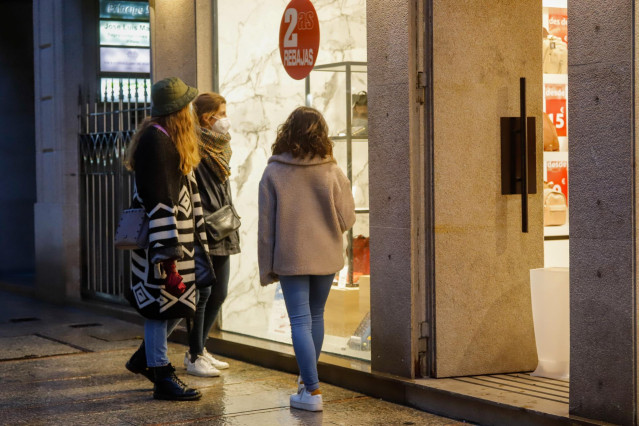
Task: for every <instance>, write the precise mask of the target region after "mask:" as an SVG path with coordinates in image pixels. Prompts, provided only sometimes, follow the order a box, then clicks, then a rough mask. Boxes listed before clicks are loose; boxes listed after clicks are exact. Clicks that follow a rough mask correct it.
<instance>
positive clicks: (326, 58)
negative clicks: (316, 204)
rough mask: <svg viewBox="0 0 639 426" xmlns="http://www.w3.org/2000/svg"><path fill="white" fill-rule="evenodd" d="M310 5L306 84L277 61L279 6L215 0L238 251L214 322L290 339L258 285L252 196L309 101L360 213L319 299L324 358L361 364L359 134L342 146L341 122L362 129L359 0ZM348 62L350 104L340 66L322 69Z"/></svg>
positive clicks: (363, 202) (363, 204)
mask: <svg viewBox="0 0 639 426" xmlns="http://www.w3.org/2000/svg"><path fill="white" fill-rule="evenodd" d="M313 5H314V7H315V9H316V11H317V16H318V20H319V24H320V33H321V42H320V47H319V52H318V55H317V60H316V67H315V69H314V70H313V71H312V72H311V74H310V77H309V80H308V81H305V80H293V79H292V78H290V77H289V76H288V75H287V73H286V71H285V69H284V67H283V66H282V63H281V59H280V54H279V51H278V45H279V40H278V35H279V34H278V29H279V25H280V22H281V20H282V14H283V13H284V6H285V5H282V8H281V9H280V8H273V6H272V5H270V4H267V3H264V2H260V1H257V0H238V1H236V2H232V3H226V2H218V6H217V7H218V11H217V12H218V13H217V14H218V16H224V19H220V20H219V21H218V23H217V34H218V39H217V55H218V58H219V59H218V61H219V64H218V70H219V71H218V80H219V89H218V91H219V93H220V94H221V95H222V96H224V97H225V98H226V100H227V114H228V116H229V117H230V118H231V120H232V122H233V126H232V128H231V135H232V137H233V140H232V142H231V143H232V147H233V157H232V159H231V170H232V172H231V183H232V191H233V200H234V204H235V206H236V209H237V210H238V213H239V214H240V216H242V227H241V228H240V239H241V250H242V252H241V253H240V254H237V255H233V256H231V276H230V282H229V293H228V297H227V299H226V302H225V303H224V306H223V308H222V313H221V321H220V323H221V328H222V330H223V331H225V332H232V333H236V334H241V335H247V336H251V337H257V338H260V339H265V340H267V341H268V340H271V341H276V342H282V343H285V344H290V343H291V333H290V325H289V323H288V316H287V313H286V307H285V304H284V299H283V296H282V293H281V289H280V288H279V285H278V284H274V285H269V286H266V287H261V286H260V283H259V275H258V266H257V214H258V213H257V211H258V210H257V195H258V184H259V181H260V178H261V176H262V173H263V171H264V168H265V167H266V164H267V161H268V158H269V157H270V155H271V145H272V144H273V142H274V141H275V136H276V132H277V128H278V126H279V125H280V124H281V123H283V122H284V120H285V119H286V117H287V116H288V115H289V114H290V113H291V111H293V110H294V109H295V108H296V107H298V106H302V105H311V106H313V107H315V108H317V109H318V110H319V111H320V112H321V113H322V114H323V115H324V117H325V118H326V121H327V123H328V126H329V131H330V133H331V136H332V138H333V141H334V143H335V148H334V149H335V156H336V159H337V162H338V164H339V165H340V167H342V169H343V170H344V172H345V173H346V174H348V170H349V168H350V169H351V176H352V178H353V179H351V181H352V182H354V185H353V193H354V196H355V201H356V206H357V208H358V210H359V212H358V214H357V223H356V225H355V228H354V229H353V233H352V235H345V237H344V258H345V263H346V265H347V267H346V268H345V269H344V270H343V271H339V272H338V274H337V275H336V279H335V283H334V286H333V289H332V291H331V293H330V296H329V300H328V302H327V307H326V316H325V326H326V336H325V340H324V346H323V352H327V353H332V354H339V355H342V356H348V357H355V358H362V359H370V351H369V350H368V349H370V340H369V339H368V337H367V336H369V335H370V331H368V332H367V331H366V330H367V326H366V324H367V323H366V321H363V319H364V317H365V316H366V313H367V312H368V305H369V297H368V296H365V297H364V296H363V295H364V294H366V295H367V294H368V293H367V291H364V292H362V291H360V290H361V288H366V287H367V285H368V284H367V283H368V282H370V281H369V280H368V274H366V272H368V270H367V269H366V265H368V254H367V253H368V213H367V211H368V171H367V162H368V147H367V145H368V144H367V143H366V141H365V138H364V137H363V136H362V135H363V134H360V136H362V137H360V138H359V140H358V141H355V139H352V140H351V143H346V133H347V132H346V130H347V129H348V128H349V126H348V123H347V121H348V120H350V121H351V126H350V129H351V136H353V134H352V132H353V131H354V130H355V129H354V124H355V123H356V119H358V120H360V123H361V122H362V121H361V118H362V117H365V113H364V112H363V111H364V110H365V109H366V108H367V104H366V102H365V100H366V97H365V96H364V95H363V94H362V96H361V99H360V97H358V98H357V99H354V98H353V96H355V95H358V94H360V92H363V93H365V92H366V67H365V62H366V43H367V40H366V1H365V0H346V1H343V2H339V3H335V2H333V1H329V0H317V1H313ZM348 62H350V63H359V65H357V66H358V67H359V68H358V69H357V70H355V68H353V69H352V72H351V73H350V75H351V78H352V79H353V80H352V82H351V84H352V88H351V93H349V94H348V96H349V99H350V101H349V102H351V104H352V105H351V106H350V107H348V106H347V100H346V97H347V88H346V72H345V68H344V67H341V68H340V69H339V70H337V69H335V70H333V71H329V69H328V68H330V67H332V66H333V65H328V64H336V63H348ZM327 66H328V68H326V67H327ZM355 66H356V65H353V67H355ZM322 69H324V71H322ZM308 84H310V88H309V86H308ZM357 102H359V104H358V105H357V114H355V115H353V114H354V111H353V104H355V103H357ZM364 104H366V105H364ZM347 109H348V113H347ZM359 127H364V126H359ZM349 147H350V148H349ZM349 149H350V150H351V152H350V156H351V157H350V158H351V161H350V162H349V161H348V158H349V154H348V150H349ZM362 210H366V212H364V211H362ZM360 236H361V237H360ZM351 241H352V244H350V245H349V242H351ZM348 266H350V268H348ZM364 311H365V312H364ZM360 326H361V327H360ZM358 329H363V330H364V331H361V330H360V331H357V330H358ZM369 329H370V325H369V326H368V330H369ZM366 333H368V334H366ZM355 335H361V336H360V337H359V342H357V341H358V339H357V338H356V339H351V337H352V336H355ZM265 344H266V343H265ZM353 348H355V349H353Z"/></svg>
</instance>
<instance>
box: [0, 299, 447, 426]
mask: <svg viewBox="0 0 639 426" xmlns="http://www.w3.org/2000/svg"><path fill="white" fill-rule="evenodd" d="M142 334H143V330H142V327H141V326H140V325H137V324H131V323H129V322H125V321H121V320H118V319H115V318H111V317H108V316H103V315H97V314H93V313H91V312H89V311H87V310H83V309H77V308H71V307H64V306H59V305H52V304H48V303H43V302H40V301H36V300H33V299H29V298H26V297H22V296H18V295H16V294H13V293H8V292H4V291H0V385H1V386H0V423H1V424H8V425H9V424H10V425H15V424H33V425H45V424H46V425H48V424H60V425H118V424H122V425H141V424H157V425H168V424H214V425H218V424H219V425H321V424H327V425H380V424H384V425H452V424H458V423H457V422H455V421H453V420H450V419H446V418H443V417H438V416H435V415H432V414H429V413H425V412H422V411H419V410H415V409H412V408H408V407H404V406H401V405H396V404H392V403H388V402H385V401H382V400H379V399H374V398H370V397H367V396H365V395H362V394H360V393H356V392H352V391H349V390H347V389H343V388H339V387H336V386H330V385H326V384H324V385H322V391H323V394H324V411H323V412H322V413H309V412H305V411H300V410H295V409H291V408H290V407H289V402H288V401H289V400H288V398H289V394H290V393H292V392H294V391H295V389H296V387H295V376H294V375H292V374H287V373H282V372H279V371H275V370H270V369H267V368H263V367H258V366H255V365H251V364H247V363H244V362H240V361H236V360H233V359H228V358H223V357H220V359H224V360H225V361H227V362H229V363H230V364H231V368H230V369H228V370H225V371H223V372H222V375H221V376H220V377H217V378H198V377H193V376H187V375H186V373H185V370H184V367H183V365H182V359H183V357H184V351H185V349H186V348H185V346H183V345H180V344H175V343H170V345H169V355H170V359H171V361H172V363H173V364H174V365H175V366H176V368H177V373H178V375H179V376H180V377H181V378H182V379H183V380H184V381H186V382H187V383H188V384H190V385H191V386H194V387H196V388H198V389H200V390H201V391H202V394H203V397H202V399H201V400H200V401H197V402H171V401H156V400H154V399H153V398H152V385H151V384H150V383H149V382H148V381H146V379H144V378H143V377H142V376H140V375H134V374H131V373H129V372H128V371H127V370H126V369H125V368H124V364H125V362H126V360H127V359H128V358H129V356H130V355H131V354H132V353H133V351H134V350H135V348H136V347H137V346H138V345H139V344H140V341H141V340H140V339H141V336H142Z"/></svg>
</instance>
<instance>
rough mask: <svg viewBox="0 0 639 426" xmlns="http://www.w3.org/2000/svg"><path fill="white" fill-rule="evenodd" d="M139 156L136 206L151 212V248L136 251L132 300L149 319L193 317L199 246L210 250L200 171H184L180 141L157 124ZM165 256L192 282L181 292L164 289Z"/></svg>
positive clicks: (145, 137)
mask: <svg viewBox="0 0 639 426" xmlns="http://www.w3.org/2000/svg"><path fill="white" fill-rule="evenodd" d="M134 160H135V184H136V191H135V193H134V196H133V203H132V206H133V207H141V206H143V207H144V209H145V211H146V213H147V215H148V216H149V247H148V248H147V249H143V250H134V251H133V252H132V255H131V293H130V295H129V301H130V302H131V304H132V305H133V306H134V307H135V308H136V309H137V310H138V311H139V312H140V314H142V315H143V316H144V317H146V318H150V319H168V318H183V317H191V316H193V312H194V310H195V303H196V287H195V262H194V254H195V245H196V244H200V245H202V247H203V248H204V251H205V252H206V253H208V245H207V240H206V230H205V227H204V218H203V212H202V205H201V202H200V194H199V192H198V186H197V182H196V180H195V176H194V174H193V173H190V174H189V175H186V176H185V175H184V174H182V172H181V170H180V156H179V153H178V151H177V149H176V148H175V145H174V144H173V142H172V141H171V139H170V138H169V137H168V136H166V135H165V134H164V133H163V132H162V131H161V130H159V129H157V128H155V127H148V128H147V129H146V130H144V133H143V134H142V136H141V138H140V141H139V144H138V147H137V149H136V152H135V154H134ZM194 225H195V226H194ZM165 260H176V264H177V270H178V273H179V274H180V275H181V276H182V278H183V280H184V283H185V284H186V286H187V290H186V292H184V294H182V295H181V296H179V297H176V296H173V295H171V294H170V293H168V292H167V291H166V290H165V289H164V280H165V278H166V274H165V272H164V268H163V267H162V264H161V263H162V262H163V261H165Z"/></svg>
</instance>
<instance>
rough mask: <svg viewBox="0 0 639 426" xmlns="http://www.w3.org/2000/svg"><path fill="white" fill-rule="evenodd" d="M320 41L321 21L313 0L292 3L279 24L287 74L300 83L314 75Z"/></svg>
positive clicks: (281, 48)
mask: <svg viewBox="0 0 639 426" xmlns="http://www.w3.org/2000/svg"><path fill="white" fill-rule="evenodd" d="M319 42H320V30H319V20H318V19H317V12H315V8H314V7H313V4H312V3H311V2H310V0H292V1H291V2H290V3H289V4H288V6H286V10H285V11H284V16H282V22H281V24H280V57H281V59H282V64H283V65H284V69H285V70H286V72H287V73H288V75H290V76H291V77H293V78H294V79H295V80H301V79H303V78H305V77H306V76H307V75H308V74H309V73H310V72H311V70H312V69H313V66H314V65H315V60H316V59H317V52H318V50H319Z"/></svg>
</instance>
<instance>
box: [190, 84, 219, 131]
mask: <svg viewBox="0 0 639 426" xmlns="http://www.w3.org/2000/svg"><path fill="white" fill-rule="evenodd" d="M225 103H226V99H224V96H222V95H220V94H219V93H215V92H204V93H200V94H199V95H198V97H197V98H195V100H194V101H193V107H194V108H195V114H196V115H197V119H198V121H199V122H200V126H204V125H205V124H206V123H205V122H204V121H203V120H202V118H203V117H204V114H209V113H214V112H217V110H219V109H220V106H222V104H225Z"/></svg>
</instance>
